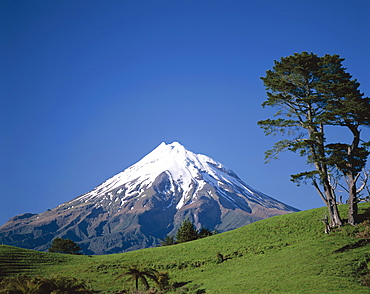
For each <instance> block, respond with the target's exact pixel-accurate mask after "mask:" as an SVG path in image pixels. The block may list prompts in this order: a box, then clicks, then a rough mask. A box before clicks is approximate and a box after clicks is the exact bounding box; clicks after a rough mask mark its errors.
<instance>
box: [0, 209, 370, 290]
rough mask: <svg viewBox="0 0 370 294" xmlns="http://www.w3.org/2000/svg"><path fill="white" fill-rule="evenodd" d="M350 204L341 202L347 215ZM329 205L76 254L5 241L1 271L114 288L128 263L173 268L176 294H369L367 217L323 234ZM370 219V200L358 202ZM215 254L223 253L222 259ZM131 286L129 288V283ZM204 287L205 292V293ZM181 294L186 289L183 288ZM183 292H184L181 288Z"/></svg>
mask: <svg viewBox="0 0 370 294" xmlns="http://www.w3.org/2000/svg"><path fill="white" fill-rule="evenodd" d="M346 209H347V206H346V205H341V206H340V211H341V214H342V216H343V218H345V215H346V211H347V210H346ZM325 213H326V208H320V209H314V210H308V211H302V212H297V213H293V214H288V215H281V216H276V217H272V218H270V219H266V220H263V221H259V222H256V223H252V224H250V225H247V226H245V227H243V228H240V229H236V230H233V231H229V232H226V233H222V234H218V235H215V236H211V237H207V238H204V239H200V240H196V241H192V242H188V243H182V244H178V245H172V246H167V247H158V248H149V249H143V250H138V251H133V252H128V253H122V254H112V255H101V256H72V255H63V254H56V253H43V252H37V251H32V250H25V249H19V248H15V247H11V246H5V245H3V246H0V274H2V275H14V274H17V273H26V274H29V275H42V276H52V275H62V276H72V277H77V278H81V279H84V280H85V281H87V282H88V283H89V284H91V285H92V287H93V289H94V290H100V291H102V293H116V292H117V291H118V290H121V289H122V285H123V281H122V280H120V279H116V277H117V276H118V275H119V274H120V273H122V272H123V268H125V267H127V266H130V265H137V266H145V267H152V268H155V269H157V270H163V271H168V273H169V275H170V278H171V282H172V283H174V282H176V283H177V285H178V286H179V285H184V286H183V288H179V289H177V290H176V291H178V292H177V293H185V287H186V288H188V289H193V290H189V292H188V293H197V292H196V290H194V289H197V290H198V293H223V294H224V293H320V294H322V293H348V294H350V293H351V294H352V293H357V294H360V293H370V288H369V287H365V286H363V285H361V283H360V281H361V280H364V278H365V274H366V273H368V272H369V269H370V239H367V238H368V237H369V234H370V228H369V221H365V222H363V223H362V224H360V225H358V226H357V227H352V226H350V225H346V226H344V227H342V228H339V229H336V230H335V231H334V232H332V233H331V234H329V235H328V234H324V233H323V231H324V225H323V224H322V222H321V221H320V219H322V218H323V216H324V215H325ZM360 213H361V215H362V219H363V220H365V219H370V203H365V204H361V205H360ZM217 253H220V254H222V255H223V257H224V261H223V262H218V259H217ZM126 288H127V289H128V288H129V285H126ZM202 290H203V291H202ZM179 291H180V292H179ZM181 291H183V292H181Z"/></svg>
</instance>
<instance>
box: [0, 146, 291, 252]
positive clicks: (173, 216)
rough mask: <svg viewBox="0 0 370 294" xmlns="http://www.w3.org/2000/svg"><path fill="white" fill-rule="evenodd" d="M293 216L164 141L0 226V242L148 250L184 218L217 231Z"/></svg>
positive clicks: (206, 160)
mask: <svg viewBox="0 0 370 294" xmlns="http://www.w3.org/2000/svg"><path fill="white" fill-rule="evenodd" d="M294 211H297V209H295V208H293V207H290V206H288V205H285V204H283V203H281V202H279V201H277V200H275V199H274V198H271V197H269V196H267V195H265V194H263V193H261V192H258V191H256V190H254V189H252V188H251V187H249V186H248V185H246V184H245V183H244V182H243V181H242V180H241V179H240V178H239V177H238V176H237V175H236V174H235V173H234V172H233V171H232V170H230V169H228V168H226V167H225V166H223V165H222V164H221V163H219V162H217V161H215V160H213V159H212V158H210V157H208V156H205V155H201V154H195V153H193V152H190V151H188V150H186V149H185V148H184V146H182V145H181V144H179V143H178V142H173V143H172V144H165V143H161V144H160V145H159V146H158V147H157V148H156V149H154V150H153V151H152V152H151V153H149V154H148V155H146V156H145V157H144V158H142V159H141V160H140V161H139V162H137V163H136V164H134V165H132V166H131V167H129V168H127V169H125V170H124V171H123V172H121V173H119V174H117V175H115V176H113V177H112V178H110V179H108V180H107V181H105V182H104V183H102V184H100V185H99V186H97V187H96V188H94V189H93V190H92V191H90V192H88V193H86V194H83V195H81V196H79V197H77V198H75V199H73V200H71V201H68V202H65V203H63V204H61V205H59V206H58V207H56V208H54V209H52V210H48V211H46V212H43V213H40V214H30V213H27V214H23V215H19V216H15V217H13V218H11V219H10V220H9V221H8V222H7V223H6V224H5V225H3V226H2V227H0V241H1V242H2V243H4V244H8V245H14V246H19V247H24V248H30V249H36V250H46V249H47V248H48V247H49V246H50V243H51V241H52V239H53V238H56V237H60V238H68V239H72V240H73V241H75V242H76V243H78V244H79V245H80V246H81V247H82V248H83V249H84V252H85V253H88V254H107V253H118V252H123V251H128V250H135V249H140V248H145V247H151V246H155V245H157V244H158V242H159V239H160V238H164V237H165V236H166V235H174V234H175V232H176V230H177V228H178V227H179V225H180V224H181V223H182V221H183V220H185V219H189V220H190V221H192V222H193V223H194V224H195V226H196V227H197V228H198V229H200V228H201V227H206V228H208V229H211V230H213V229H216V230H218V231H220V232H224V231H228V230H231V229H235V228H238V227H241V226H244V225H246V224H248V223H251V222H254V221H257V220H260V219H264V218H268V217H271V216H274V215H279V214H284V213H289V212H294Z"/></svg>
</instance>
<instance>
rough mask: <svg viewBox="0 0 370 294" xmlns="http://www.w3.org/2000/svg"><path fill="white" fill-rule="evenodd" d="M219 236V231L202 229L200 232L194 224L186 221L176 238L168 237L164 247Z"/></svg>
mask: <svg viewBox="0 0 370 294" xmlns="http://www.w3.org/2000/svg"><path fill="white" fill-rule="evenodd" d="M215 234H217V231H216V230H214V231H210V230H209V229H207V228H201V229H200V230H199V231H198V230H197V229H196V228H195V226H194V224H193V223H192V222H191V221H189V220H184V221H183V222H182V224H181V226H180V227H179V229H178V230H177V232H176V236H166V237H165V238H164V239H163V240H162V242H161V245H162V246H169V245H174V244H177V243H184V242H189V241H193V240H197V239H201V238H205V237H208V236H212V235H215Z"/></svg>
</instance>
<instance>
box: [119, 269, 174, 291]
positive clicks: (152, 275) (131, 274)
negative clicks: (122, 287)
mask: <svg viewBox="0 0 370 294" xmlns="http://www.w3.org/2000/svg"><path fill="white" fill-rule="evenodd" d="M122 277H125V278H126V282H129V283H133V284H134V287H135V290H136V291H139V282H140V283H141V284H142V286H143V288H144V290H145V291H148V290H149V287H150V286H149V282H148V279H149V280H151V281H153V282H154V283H155V285H156V286H157V287H158V288H159V290H166V289H167V288H168V287H169V280H170V278H169V276H168V273H167V272H159V271H157V270H155V269H153V268H140V267H138V266H136V265H133V266H130V267H129V268H127V269H126V270H125V272H124V273H123V274H121V275H119V276H118V277H117V278H116V279H119V278H122Z"/></svg>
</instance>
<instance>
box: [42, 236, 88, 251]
mask: <svg viewBox="0 0 370 294" xmlns="http://www.w3.org/2000/svg"><path fill="white" fill-rule="evenodd" d="M80 251H81V247H80V246H78V245H77V244H76V243H75V242H73V241H72V240H70V239H62V238H55V239H54V240H53V242H52V243H51V246H50V248H49V252H52V253H64V254H81V253H79V252H80Z"/></svg>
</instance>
